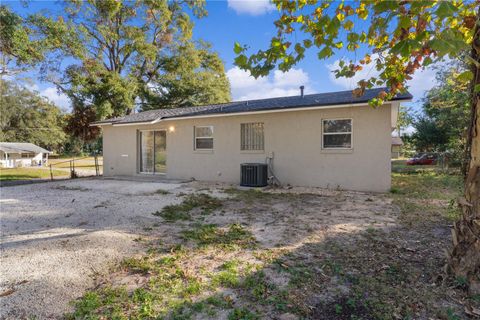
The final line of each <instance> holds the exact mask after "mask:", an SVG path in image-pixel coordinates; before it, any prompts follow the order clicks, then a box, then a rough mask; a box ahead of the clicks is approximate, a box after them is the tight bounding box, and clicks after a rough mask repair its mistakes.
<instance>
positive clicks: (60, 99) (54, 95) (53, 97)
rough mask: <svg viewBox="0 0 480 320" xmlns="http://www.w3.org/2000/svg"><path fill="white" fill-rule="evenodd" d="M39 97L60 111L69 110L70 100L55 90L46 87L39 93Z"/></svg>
mask: <svg viewBox="0 0 480 320" xmlns="http://www.w3.org/2000/svg"><path fill="white" fill-rule="evenodd" d="M40 95H41V96H44V97H46V98H47V99H48V100H50V101H51V102H53V103H54V104H56V105H57V106H59V107H60V108H62V109H69V108H70V105H71V101H70V99H69V98H68V97H67V96H66V95H64V94H63V93H59V92H58V91H57V89H56V88H54V87H48V88H46V89H44V90H41V91H40Z"/></svg>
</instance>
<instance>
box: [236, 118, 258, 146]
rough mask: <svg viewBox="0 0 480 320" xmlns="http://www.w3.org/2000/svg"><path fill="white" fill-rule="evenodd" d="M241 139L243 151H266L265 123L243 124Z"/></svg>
mask: <svg viewBox="0 0 480 320" xmlns="http://www.w3.org/2000/svg"><path fill="white" fill-rule="evenodd" d="M240 137H241V138H240V149H241V150H264V137H263V122H252V123H242V124H241V127H240Z"/></svg>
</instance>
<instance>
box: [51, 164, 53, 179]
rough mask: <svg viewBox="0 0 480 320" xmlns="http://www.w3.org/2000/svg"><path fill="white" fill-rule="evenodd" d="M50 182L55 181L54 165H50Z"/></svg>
mask: <svg viewBox="0 0 480 320" xmlns="http://www.w3.org/2000/svg"><path fill="white" fill-rule="evenodd" d="M50 180H52V181H53V172H52V165H50Z"/></svg>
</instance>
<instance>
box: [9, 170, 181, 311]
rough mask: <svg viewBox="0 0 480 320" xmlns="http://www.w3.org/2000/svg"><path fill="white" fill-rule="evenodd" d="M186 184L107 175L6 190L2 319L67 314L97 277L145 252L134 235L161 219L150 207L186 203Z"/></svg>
mask: <svg viewBox="0 0 480 320" xmlns="http://www.w3.org/2000/svg"><path fill="white" fill-rule="evenodd" d="M158 189H162V190H170V194H167V195H159V194H155V193H154V192H155V191H157V190H158ZM180 189H182V185H180V184H165V183H149V182H143V183H142V182H134V183H133V182H129V181H115V180H102V179H79V180H73V181H62V182H52V183H41V184H32V185H25V186H16V187H7V188H2V189H1V190H0V193H1V195H0V206H1V207H0V208H1V210H0V222H1V243H0V250H1V257H0V294H1V295H4V294H7V295H5V296H2V297H0V318H1V319H22V318H27V317H29V316H33V315H34V316H36V317H37V318H38V319H57V318H61V316H62V315H63V314H64V313H65V312H67V311H69V310H70V305H69V302H70V301H71V300H72V299H75V298H77V297H79V296H81V295H82V294H83V293H84V291H85V290H86V289H87V288H89V287H92V285H93V278H92V276H94V275H95V274H96V273H101V272H104V271H106V270H107V269H108V266H109V265H110V264H111V263H113V262H115V261H117V260H119V259H121V258H122V257H124V256H127V255H132V254H135V253H138V252H143V248H142V245H141V243H139V242H138V241H136V240H137V239H138V238H139V237H145V236H146V234H147V232H146V231H145V230H144V229H143V228H144V227H146V226H149V225H151V224H152V223H155V222H158V219H156V218H155V217H154V216H152V215H151V213H152V211H155V210H158V209H160V208H162V207H163V206H165V205H167V204H171V203H175V202H178V201H180V200H179V199H178V198H177V197H176V195H175V194H176V193H177V192H179V190H180ZM183 191H184V192H185V190H183ZM9 293H10V294H9Z"/></svg>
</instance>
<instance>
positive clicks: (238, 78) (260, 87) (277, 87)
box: [227, 67, 313, 100]
mask: <svg viewBox="0 0 480 320" xmlns="http://www.w3.org/2000/svg"><path fill="white" fill-rule="evenodd" d="M227 77H228V79H229V80H230V86H231V88H232V97H233V100H252V99H264V98H273V97H283V96H295V95H299V94H300V89H299V87H300V86H301V85H304V86H305V94H309V93H313V92H312V91H313V90H312V89H311V87H310V86H309V82H310V79H309V76H308V74H307V73H306V72H305V71H303V70H302V69H291V70H290V71H288V72H285V73H284V72H282V71H279V70H275V72H274V73H273V75H272V76H269V77H261V78H258V79H255V78H254V77H252V76H251V75H250V74H249V73H248V72H247V71H243V70H240V68H238V67H233V68H231V69H229V70H228V71H227Z"/></svg>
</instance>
